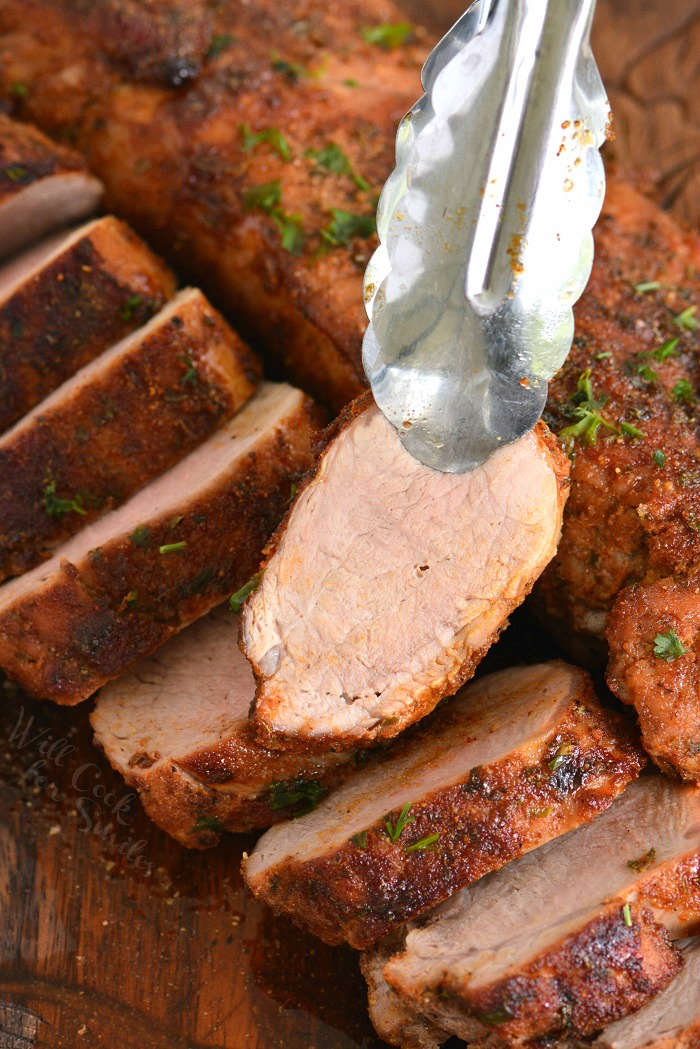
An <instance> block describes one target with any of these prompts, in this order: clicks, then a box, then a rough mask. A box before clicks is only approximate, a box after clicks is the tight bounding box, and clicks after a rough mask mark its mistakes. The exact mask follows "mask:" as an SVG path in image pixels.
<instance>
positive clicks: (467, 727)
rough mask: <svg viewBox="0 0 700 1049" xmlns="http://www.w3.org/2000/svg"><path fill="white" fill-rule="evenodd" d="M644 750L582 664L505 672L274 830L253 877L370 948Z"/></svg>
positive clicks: (304, 916) (520, 847) (278, 900)
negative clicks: (600, 697) (602, 701)
mask: <svg viewBox="0 0 700 1049" xmlns="http://www.w3.org/2000/svg"><path fill="white" fill-rule="evenodd" d="M643 763H644V759H643V758H642V756H641V752H640V750H639V748H638V747H637V746H636V745H635V744H634V743H633V742H632V741H631V739H630V735H629V732H628V730H627V728H626V726H625V725H624V723H623V722H622V721H621V719H618V718H617V717H616V716H614V715H611V714H608V713H607V712H605V711H604V710H603V709H602V708H601V706H600V705H599V703H598V701H597V699H596V698H595V695H594V693H593V689H592V686H591V682H590V679H589V678H588V675H587V674H586V673H585V672H584V671H582V670H579V669H577V668H575V667H571V666H567V664H565V663H562V662H554V663H545V664H540V665H539V666H532V667H521V668H518V669H511V670H504V671H500V672H499V673H496V674H491V675H489V676H488V677H485V678H482V679H481V680H480V681H477V682H475V683H473V684H472V685H470V686H468V687H467V688H465V689H464V690H463V691H462V693H460V695H459V696H458V697H456V698H455V699H453V700H451V701H449V702H448V703H446V704H444V705H443V706H442V707H441V708H440V710H438V711H436V712H435V714H434V715H433V717H432V718H431V719H429V721H428V722H426V723H424V724H423V725H422V726H420V728H419V729H418V730H417V731H416V732H415V733H414V734H413V736H412V738H411V739H409V740H406V741H401V742H399V743H397V744H395V745H394V747H393V748H392V750H391V752H390V753H389V754H388V755H386V756H385V757H384V759H383V760H382V761H381V762H379V763H372V765H371V767H369V768H366V769H364V770H361V771H358V772H356V773H355V774H354V775H353V776H352V777H351V779H350V780H349V781H348V782H346V783H345V784H344V785H343V786H342V787H341V788H340V789H338V790H336V791H334V792H333V793H332V794H331V795H330V797H328V798H327V799H326V800H325V801H323V802H322V803H321V805H320V806H319V807H318V808H317V809H316V810H315V811H314V812H313V813H311V814H309V815H307V816H305V817H303V818H302V819H299V820H295V821H294V823H286V824H281V825H279V826H277V827H274V828H273V829H272V830H270V831H268V832H267V834H265V835H264V836H263V837H262V838H261V839H260V841H259V842H258V844H257V846H256V848H255V850H254V852H253V853H252V855H251V856H250V858H249V859H248V861H247V863H246V867H245V875H246V880H247V882H248V885H249V886H250V888H251V889H252V891H253V892H254V893H255V895H256V896H259V897H261V898H262V899H264V900H265V901H266V902H267V903H269V904H270V905H271V906H272V907H274V908H275V909H276V910H278V911H282V912H283V913H286V914H288V915H291V917H292V918H294V919H295V920H296V921H297V922H299V923H300V924H303V925H305V926H307V927H308V928H309V929H310V930H311V931H312V932H313V933H315V934H316V936H318V937H320V939H322V940H325V941H326V943H331V944H337V943H341V942H342V941H344V940H345V941H347V942H348V943H350V944H351V945H352V946H353V947H357V948H364V947H368V946H370V945H371V944H373V943H375V942H376V941H377V940H378V939H379V938H380V937H382V936H383V935H384V934H385V933H387V931H388V930H389V929H390V928H391V927H392V925H394V924H396V923H400V922H405V921H407V920H408V919H410V918H413V917H416V916H417V915H419V914H422V913H423V912H424V911H426V910H428V909H429V908H430V907H432V906H434V905H435V904H436V903H438V902H439V901H441V900H444V899H445V898H446V897H447V896H450V895H451V894H452V893H454V892H456V891H457V889H459V888H461V887H462V886H463V885H467V884H469V883H471V882H473V881H476V880H477V879H478V878H481V877H482V876H483V875H484V874H486V873H488V872H489V871H493V870H496V869H497V868H499V867H501V866H503V864H505V863H507V862H508V861H509V860H512V859H513V858H514V857H516V856H520V855H522V854H523V853H525V852H528V851H529V850H530V849H533V848H536V847H537V846H538V845H541V844H542V843H543V842H545V841H548V840H549V839H550V838H553V837H556V836H557V835H559V834H563V833H564V832H565V831H567V830H570V829H571V828H572V827H575V826H578V825H579V824H580V823H582V822H584V821H586V820H589V819H592V818H593V817H594V816H595V815H597V813H599V812H601V811H602V810H603V809H605V808H606V807H607V806H608V805H609V804H610V803H611V802H612V801H613V800H614V799H615V798H616V797H617V796H618V794H619V793H620V792H621V791H622V790H624V788H625V787H626V786H627V784H628V783H629V782H630V781H631V780H632V779H634V778H635V777H636V776H637V775H638V773H639V771H640V768H641V767H642V765H643Z"/></svg>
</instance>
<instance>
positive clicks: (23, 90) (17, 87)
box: [10, 80, 29, 98]
mask: <svg viewBox="0 0 700 1049" xmlns="http://www.w3.org/2000/svg"><path fill="white" fill-rule="evenodd" d="M10 92H11V93H12V94H13V95H14V96H15V98H27V97H28V95H29V88H28V87H27V85H26V84H23V83H22V82H21V81H20V80H16V81H15V83H14V84H13V85H12V87H11V88H10Z"/></svg>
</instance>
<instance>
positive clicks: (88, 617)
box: [0, 383, 314, 704]
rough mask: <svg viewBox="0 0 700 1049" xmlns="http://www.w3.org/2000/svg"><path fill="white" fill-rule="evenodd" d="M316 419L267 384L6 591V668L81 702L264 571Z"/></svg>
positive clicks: (57, 697) (28, 685) (289, 393)
mask: <svg viewBox="0 0 700 1049" xmlns="http://www.w3.org/2000/svg"><path fill="white" fill-rule="evenodd" d="M313 421H314V411H313V408H312V405H311V402H310V401H309V400H308V399H307V398H306V397H305V396H304V395H303V394H302V393H300V392H299V391H298V390H295V389H293V388H292V387H290V386H286V385H284V384H280V385H277V384H271V383H269V384H265V385H263V386H262V388H261V389H260V391H259V393H258V394H256V396H255V397H254V398H253V399H252V400H251V401H249V402H248V404H247V405H246V406H245V407H244V408H243V409H242V410H241V411H240V412H239V413H238V415H236V416H235V417H234V418H233V419H232V420H231V421H230V422H228V423H227V424H226V425H225V426H223V427H221V428H220V429H219V430H218V431H217V432H216V433H215V434H214V435H213V436H212V437H210V438H209V440H208V441H206V442H205V443H204V444H201V445H200V446H199V447H198V448H197V449H195V451H193V452H191V453H190V454H189V455H188V456H187V457H186V458H185V459H183V460H181V461H180V462H179V463H178V464H177V465H176V466H174V467H172V468H171V469H170V470H169V471H168V472H167V473H165V474H163V475H162V476H161V477H159V478H158V480H156V481H153V482H151V484H150V485H147V486H146V487H145V488H142V489H141V491H140V492H138V493H137V494H136V495H134V496H132V498H131V499H130V500H129V501H128V502H126V503H124V504H123V505H122V506H121V507H119V509H117V510H113V511H112V512H111V513H108V514H105V515H104V517H101V518H99V519H98V520H97V521H95V522H93V523H92V524H89V525H87V526H86V527H85V528H84V529H83V531H82V532H79V533H78V534H77V535H76V536H74V537H73V538H72V539H70V540H69V541H68V542H67V543H65V544H64V545H63V546H62V547H61V548H60V549H59V550H58V551H57V552H56V554H55V555H54V556H53V557H52V558H51V560H50V561H46V562H45V563H44V564H41V565H38V566H37V567H36V568H34V569H32V570H31V571H30V572H27V573H25V574H24V575H22V576H19V577H17V578H16V579H13V580H11V581H10V582H8V583H5V585H4V586H3V587H2V588H0V668H2V669H3V670H5V672H6V673H7V675H8V676H9V677H10V678H13V679H14V680H16V681H17V682H18V684H19V685H20V686H21V687H22V688H24V689H25V690H26V691H27V692H28V693H29V694H31V695H33V696H40V697H44V698H47V699H52V700H54V701H55V702H57V703H66V704H73V703H78V702H80V700H82V699H86V698H87V697H88V696H89V695H91V694H92V693H93V692H94V691H95V690H96V689H97V688H99V687H100V685H102V684H104V683H105V682H106V681H108V680H109V679H110V678H113V677H117V675H119V674H121V673H123V671H124V670H125V669H126V668H127V667H128V666H130V665H131V664H132V663H133V662H135V660H136V659H138V658H139V657H140V656H143V655H145V654H146V653H148V652H151V651H153V649H155V648H156V647H157V646H158V645H160V644H162V643H163V642H164V641H166V640H167V639H168V638H169V637H170V636H172V635H173V634H175V633H177V632H178V631H179V630H181V629H182V628H183V627H184V626H186V625H187V624H188V623H190V622H192V621H193V620H195V619H198V618H199V617H200V616H202V615H204V613H205V612H208V611H209V609H211V608H213V607H214V606H215V605H217V604H220V603H221V601H222V600H223V599H224V598H225V597H226V596H227V595H228V594H230V593H231V591H233V590H236V589H237V588H239V587H240V586H241V585H242V584H244V583H245V582H246V581H247V580H248V579H249V578H250V576H251V575H252V574H253V573H254V572H255V571H256V569H257V567H258V565H259V563H260V554H261V551H262V549H263V547H264V545H265V542H266V541H267V539H268V538H269V536H270V534H271V532H272V531H273V529H274V528H275V525H276V524H277V522H278V521H279V518H280V516H281V515H282V513H283V511H284V508H285V506H286V505H287V503H288V501H289V492H290V484H291V482H292V481H293V480H294V479H295V478H297V477H298V475H299V474H300V472H303V471H305V470H306V469H308V467H309V465H310V463H311V461H312V450H311V442H312V430H313Z"/></svg>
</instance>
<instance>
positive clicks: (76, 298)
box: [0, 216, 175, 432]
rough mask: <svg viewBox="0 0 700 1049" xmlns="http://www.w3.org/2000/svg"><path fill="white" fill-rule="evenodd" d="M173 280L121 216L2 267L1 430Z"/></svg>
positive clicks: (152, 308)
mask: <svg viewBox="0 0 700 1049" xmlns="http://www.w3.org/2000/svg"><path fill="white" fill-rule="evenodd" d="M174 290H175V280H174V278H173V276H172V274H171V273H170V272H169V271H168V270H167V269H166V267H165V266H164V265H163V263H162V262H160V260H159V259H157V258H156V256H155V255H154V254H153V253H152V252H151V251H150V250H149V248H147V247H146V245H145V244H144V243H143V241H141V240H139V238H138V237H137V236H136V234H135V233H132V231H131V230H130V229H129V228H128V226H125V225H124V223H123V222H119V220H118V219H115V218H112V217H111V216H107V217H106V218H101V219H96V220H94V221H93V222H89V223H86V224H85V225H84V226H81V227H79V228H78V229H76V230H71V231H70V232H68V233H65V232H64V233H59V234H56V235H54V236H53V237H49V238H47V240H45V241H43V242H42V243H41V244H39V245H38V246H35V247H33V248H30V249H28V250H27V251H26V252H24V253H23V254H22V255H20V256H19V257H18V258H16V259H13V260H12V261H11V262H7V263H6V264H5V265H4V266H3V267H2V269H0V393H1V396H0V432H1V431H2V430H5V429H7V428H8V427H9V426H11V425H12V424H13V423H15V422H17V420H18V419H20V418H21V417H22V416H23V415H24V414H25V413H26V412H28V411H29V410H30V409H31V408H33V407H34V406H35V405H36V404H38V403H39V401H42V400H43V399H44V398H45V397H46V396H48V394H50V393H51V391H52V390H54V389H56V387H57V386H60V385H61V383H62V382H64V381H65V380H66V379H68V378H69V377H70V376H71V375H73V373H74V372H76V371H78V369H79V368H82V367H83V365H85V364H87V363H88V362H89V361H91V360H93V358H94V357H97V355H98V354H100V353H102V352H103V350H106V349H107V348H108V347H109V346H112V345H113V344H114V343H116V342H119V340H120V339H122V338H124V337H125V336H126V335H128V334H129V332H131V331H133V330H134V329H135V328H138V327H139V325H141V324H145V322H146V321H147V320H148V319H149V317H150V316H151V315H152V314H153V313H155V312H156V311H157V310H158V309H160V307H161V306H162V305H163V304H164V302H165V301H166V299H169V298H170V296H171V295H172V294H173V292H174Z"/></svg>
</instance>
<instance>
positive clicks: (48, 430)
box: [0, 289, 259, 580]
mask: <svg viewBox="0 0 700 1049" xmlns="http://www.w3.org/2000/svg"><path fill="white" fill-rule="evenodd" d="M258 378H259V366H258V363H257V361H256V358H255V357H254V356H253V355H252V353H251V352H250V351H249V350H248V349H247V347H246V346H245V345H244V344H243V343H242V342H241V340H240V339H239V338H238V336H237V335H235V334H234V333H233V332H232V331H231V329H230V328H229V326H228V325H227V324H226V322H225V321H224V319H223V318H222V317H221V316H220V315H219V314H218V313H217V312H216V311H215V310H214V309H213V308H212V307H211V306H210V305H209V303H208V302H207V300H206V299H205V298H204V296H203V295H202V293H201V292H200V291H197V290H195V289H188V290H185V291H183V292H181V293H180V294H179V295H178V296H177V297H176V298H175V299H173V300H172V301H171V302H170V303H169V304H168V305H167V306H166V307H164V309H163V310H161V312H160V313H158V314H157V315H156V316H155V317H154V318H153V319H152V320H150V321H149V322H148V323H147V324H146V325H145V327H143V328H140V329H138V331H136V332H134V333H133V334H131V335H128V336H127V337H126V338H125V339H123V340H122V341H121V342H119V343H117V345H116V346H113V347H112V349H110V350H108V351H107V352H106V353H104V354H102V355H101V356H100V357H98V358H97V359H96V360H94V361H92V362H91V363H90V364H88V365H86V366H85V367H84V368H82V369H81V371H79V372H78V373H77V374H76V375H74V376H73V377H72V378H71V379H68V380H67V382H65V383H64V384H63V385H62V386H60V387H59V388H58V389H57V390H55V391H54V392H53V393H52V394H50V395H49V397H47V398H46V400H44V401H42V402H41V404H38V405H37V406H36V408H34V409H33V411H31V412H30V413H29V415H26V416H24V418H23V419H21V420H20V422H18V423H17V424H16V425H15V426H14V427H13V428H12V429H11V430H9V431H8V432H7V433H6V434H5V435H4V437H0V580H1V579H4V578H6V577H7V576H8V575H18V574H19V573H20V572H22V571H25V570H26V569H28V568H31V567H33V566H34V565H35V564H37V563H38V562H39V561H41V560H43V559H44V558H46V557H49V556H50V555H51V552H52V551H53V550H54V549H55V548H56V547H57V546H58V545H59V543H60V542H61V541H64V540H66V539H67V538H68V537H69V536H71V535H73V534H74V533H75V532H77V531H78V530H79V529H80V528H81V527H83V526H84V525H85V524H86V523H87V522H88V521H89V520H90V519H93V518H96V517H98V516H100V515H101V514H102V513H104V512H105V511H106V510H108V509H110V508H112V507H114V506H118V505H119V504H120V503H122V502H124V501H125V500H126V499H127V498H128V497H129V496H130V495H132V494H133V493H134V492H135V491H137V490H138V489H139V488H141V487H142V486H143V485H144V484H146V483H147V482H148V481H150V480H152V479H153V478H155V477H158V476H159V475H160V474H161V473H163V472H164V471H165V470H167V469H169V467H171V466H173V465H174V463H176V462H177V461H178V460H179V459H182V458H183V457H184V456H185V455H186V454H187V453H188V452H190V451H192V449H193V448H195V447H196V446H197V445H198V444H200V443H201V441H203V440H205V439H206V438H207V437H209V436H210V435H211V434H212V433H213V432H214V431H215V430H216V429H217V427H218V426H219V425H220V424H221V423H222V422H223V421H225V420H226V419H230V418H231V417H232V416H233V415H234V414H235V413H236V412H237V411H238V409H239V408H240V407H241V406H242V405H243V404H244V403H245V402H246V401H247V400H248V398H249V397H250V396H251V395H252V394H253V393H254V391H255V387H256V385H257V382H258Z"/></svg>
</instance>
